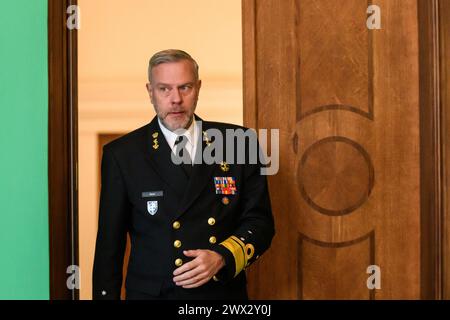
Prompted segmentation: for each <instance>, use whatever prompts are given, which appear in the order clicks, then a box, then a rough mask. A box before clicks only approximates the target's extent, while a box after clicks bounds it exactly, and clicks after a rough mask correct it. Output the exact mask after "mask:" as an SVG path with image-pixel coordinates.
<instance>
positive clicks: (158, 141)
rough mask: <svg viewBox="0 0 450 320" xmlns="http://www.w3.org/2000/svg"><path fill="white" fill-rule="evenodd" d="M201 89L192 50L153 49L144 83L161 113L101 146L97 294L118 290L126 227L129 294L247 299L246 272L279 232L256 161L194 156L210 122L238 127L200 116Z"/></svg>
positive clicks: (113, 295) (205, 143)
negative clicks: (203, 159)
mask: <svg viewBox="0 0 450 320" xmlns="http://www.w3.org/2000/svg"><path fill="white" fill-rule="evenodd" d="M200 87H201V81H200V80H199V76H198V65H197V63H196V62H195V60H194V59H193V58H192V57H191V56H190V55H189V54H187V53H186V52H184V51H181V50H165V51H161V52H158V53H156V54H155V55H154V56H153V57H152V58H151V60H150V64H149V83H148V84H147V90H148V93H149V96H150V100H151V102H152V104H153V106H154V108H155V111H156V114H157V116H156V117H155V118H154V119H153V120H152V121H151V123H149V124H148V125H146V126H144V127H142V128H140V129H137V130H135V131H133V132H131V133H129V134H127V135H125V136H124V137H122V138H120V139H117V140H115V141H113V142H111V143H109V144H108V145H106V146H105V147H104V149H103V159H102V189H101V195H100V214H99V224H98V235H97V243H96V251H95V261H94V271H93V297H94V299H119V298H120V290H121V284H122V267H123V256H124V249H125V245H126V234H127V232H128V233H129V234H130V239H131V253H130V260H129V264H128V272H127V277H126V291H127V299H247V290H246V280H245V272H244V271H243V270H244V269H245V268H246V267H248V266H249V265H250V264H251V263H252V262H254V261H255V260H256V259H258V257H259V256H260V255H261V254H262V253H263V252H264V251H266V250H267V249H268V247H269V246H270V243H271V240H272V238H273V236H274V223H273V217H272V212H271V207H270V200H269V194H268V189H267V181H266V178H265V176H263V175H261V174H260V168H261V166H260V165H259V164H250V163H245V164H233V163H230V164H229V163H226V162H225V161H222V162H218V163H219V164H217V162H216V163H214V164H211V165H208V164H206V163H205V162H199V161H198V160H199V159H201V156H202V152H203V151H204V150H207V148H208V147H209V146H210V144H211V143H212V142H211V140H210V137H208V134H207V132H208V129H216V130H219V131H220V132H222V133H223V134H225V132H226V129H242V128H240V127H237V126H233V125H228V124H223V123H213V122H201V121H199V120H200V119H199V118H198V117H196V116H195V115H194V111H195V108H196V105H197V100H198V96H199V92H200ZM196 120H197V121H196ZM180 133H181V134H180ZM246 146H247V147H246V149H245V152H246V153H247V154H246V155H245V158H246V159H247V158H248V153H250V152H251V150H249V147H248V145H247V144H246ZM226 147H227V146H224V149H223V150H224V151H226ZM177 156H178V157H179V158H178V159H182V160H183V161H184V162H183V163H180V162H178V164H177V163H176V162H177V161H174V159H177ZM199 156H200V157H199Z"/></svg>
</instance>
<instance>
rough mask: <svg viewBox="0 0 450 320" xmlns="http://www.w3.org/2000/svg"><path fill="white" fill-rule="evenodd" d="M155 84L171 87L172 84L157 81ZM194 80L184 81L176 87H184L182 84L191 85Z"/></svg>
mask: <svg viewBox="0 0 450 320" xmlns="http://www.w3.org/2000/svg"><path fill="white" fill-rule="evenodd" d="M155 85H156V86H165V87H171V86H172V84H168V83H163V82H158V83H156V84H155ZM193 85H194V82H186V83H183V84H180V85H177V87H184V86H193Z"/></svg>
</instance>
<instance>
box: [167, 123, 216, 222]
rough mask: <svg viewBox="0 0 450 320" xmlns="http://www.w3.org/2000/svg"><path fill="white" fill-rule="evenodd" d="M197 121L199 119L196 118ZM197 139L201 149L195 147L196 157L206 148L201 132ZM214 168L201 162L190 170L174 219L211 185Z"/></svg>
mask: <svg viewBox="0 0 450 320" xmlns="http://www.w3.org/2000/svg"><path fill="white" fill-rule="evenodd" d="M197 120H201V119H200V118H197ZM203 124H204V122H203ZM203 129H205V128H203ZM205 130H206V129H205ZM198 139H199V140H198V141H197V143H198V144H197V145H198V146H201V148H198V147H197V154H196V157H198V156H202V155H203V150H204V149H205V147H206V142H205V141H203V134H202V132H201V133H200V135H199V137H198ZM199 149H200V150H199ZM199 152H200V153H201V154H199ZM214 167H215V165H214V164H212V165H208V164H206V163H205V162H204V161H201V164H195V165H194V167H193V168H192V173H191V177H190V179H189V182H188V186H187V188H186V192H185V194H184V197H183V200H182V201H181V203H180V207H179V209H178V210H177V213H178V216H176V217H175V219H177V218H178V217H180V216H181V215H183V214H184V213H185V212H186V211H187V210H188V209H189V207H190V206H191V205H192V204H193V203H194V201H195V200H197V198H198V197H199V196H200V194H201V193H202V191H203V189H204V188H205V187H206V186H207V185H208V183H210V184H211V185H212V184H213V180H212V178H211V177H212V172H213V170H214Z"/></svg>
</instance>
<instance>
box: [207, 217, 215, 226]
mask: <svg viewBox="0 0 450 320" xmlns="http://www.w3.org/2000/svg"><path fill="white" fill-rule="evenodd" d="M208 224H209V225H210V226H213V225H215V224H216V219H214V218H209V219H208Z"/></svg>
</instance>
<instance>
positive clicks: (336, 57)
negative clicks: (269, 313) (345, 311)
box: [244, 0, 420, 299]
mask: <svg viewBox="0 0 450 320" xmlns="http://www.w3.org/2000/svg"><path fill="white" fill-rule="evenodd" d="M372 2H373V3H374V4H377V5H378V6H380V8H381V18H382V25H381V26H382V29H381V30H369V29H368V28H367V27H366V19H367V17H368V15H367V13H366V10H367V7H368V6H369V5H370V4H371V3H372ZM245 17H248V18H249V19H251V22H249V21H246V22H244V26H246V30H245V32H247V34H250V35H251V34H253V35H254V39H253V40H252V39H251V38H250V37H249V36H247V37H246V36H245V35H244V41H247V44H245V43H244V48H245V50H246V51H245V52H244V54H245V56H246V57H250V61H246V60H245V63H246V64H251V63H253V65H252V66H251V67H249V66H248V65H247V66H246V67H245V68H244V70H246V72H247V74H246V75H244V77H245V79H246V82H247V83H246V86H245V87H246V88H247V89H246V90H247V91H249V92H252V90H253V92H255V95H256V97H255V98H254V99H247V102H248V103H251V104H252V105H250V106H249V105H248V104H246V108H249V110H252V111H256V112H257V117H256V119H255V121H254V122H255V123H247V125H249V126H254V127H257V128H269V129H270V128H278V129H280V171H279V173H278V174H277V175H275V176H271V177H270V178H269V187H270V191H271V196H272V203H273V210H274V215H275V220H276V231H277V234H276V236H275V239H274V241H273V245H272V249H271V250H270V251H269V252H268V253H267V254H266V255H265V256H264V257H263V258H262V259H261V260H260V261H259V262H258V264H257V265H256V266H254V267H252V268H251V269H250V271H249V291H250V295H251V296H252V297H253V298H273V299H302V298H303V299H316V298H321V299H346V298H348V299H389V298H397V299H402V298H420V157H419V156H420V144H419V142H420V139H419V138H420V137H419V125H420V123H419V66H418V25H417V19H418V18H417V17H418V14H417V1H416V0H384V1H383V0H380V1H376V2H375V1H369V2H366V1H361V0H344V1H339V2H330V1H327V0H315V1H313V0H286V1H276V0H265V1H247V2H246V3H244V21H245ZM250 41H253V42H250ZM252 56H254V57H255V58H254V59H253V60H252V59H251V57H252ZM249 72H251V73H249ZM245 96H246V97H248V93H247V94H246V95H245ZM246 119H247V120H248V119H250V120H251V117H247V118H246ZM247 122H248V121H247ZM250 122H251V121H250ZM370 265H377V266H379V267H380V268H381V279H382V284H381V289H379V290H369V289H368V287H367V285H366V281H367V278H368V277H369V276H370V275H369V274H367V272H366V271H367V267H369V266H370ZM274 284H276V285H275V286H274Z"/></svg>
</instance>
